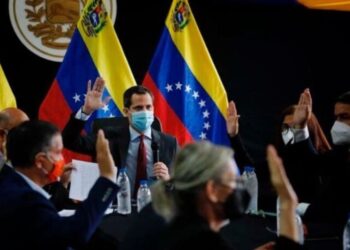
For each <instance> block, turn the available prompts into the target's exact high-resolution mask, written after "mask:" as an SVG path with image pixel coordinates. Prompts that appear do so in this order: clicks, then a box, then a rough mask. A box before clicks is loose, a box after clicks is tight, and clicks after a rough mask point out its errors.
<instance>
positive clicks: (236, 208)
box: [153, 142, 301, 250]
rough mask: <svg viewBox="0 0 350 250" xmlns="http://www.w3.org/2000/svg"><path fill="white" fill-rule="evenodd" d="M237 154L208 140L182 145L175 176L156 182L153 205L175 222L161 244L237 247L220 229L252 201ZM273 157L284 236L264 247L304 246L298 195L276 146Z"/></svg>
mask: <svg viewBox="0 0 350 250" xmlns="http://www.w3.org/2000/svg"><path fill="white" fill-rule="evenodd" d="M232 156H233V152H232V150H231V149H229V148H226V147H220V146H214V145H213V144H210V143H208V142H201V143H195V144H190V145H187V146H186V147H185V148H184V149H183V150H182V151H180V153H179V155H178V156H177V158H176V160H175V162H174V172H173V174H172V178H171V179H170V180H169V181H161V182H159V183H157V184H155V186H154V188H153V191H154V193H153V206H154V208H155V210H156V211H157V212H158V213H159V214H161V215H162V216H163V217H164V218H165V219H166V220H167V221H169V222H170V224H169V226H168V228H167V229H166V232H165V233H164V235H162V237H161V239H160V243H159V248H158V249H167V250H172V249H216V250H218V249H219V250H220V249H232V248H231V247H230V245H229V244H228V243H227V242H226V241H225V240H224V239H223V238H222V237H221V236H220V235H219V233H218V232H219V230H220V229H221V227H222V226H223V225H225V224H227V223H228V219H230V220H233V219H235V218H237V217H239V216H240V215H242V214H243V213H244V212H245V209H246V207H247V204H248V203H249V195H248V193H247V191H246V190H245V188H244V183H242V180H241V178H240V177H239V176H238V168H237V166H236V163H235V161H234V160H233V158H232ZM268 162H269V167H270V171H271V181H272V184H273V185H274V187H275V188H276V191H277V193H278V195H279V196H280V199H281V213H280V222H281V227H280V237H279V238H278V240H277V242H276V244H273V243H268V244H266V245H264V246H262V247H260V248H259V249H272V247H274V249H299V248H301V245H299V244H298V243H297V240H298V233H297V225H296V221H295V219H294V218H295V217H294V216H295V208H296V206H297V202H298V201H297V197H296V194H295V192H294V190H293V189H292V187H291V185H290V183H289V181H288V179H287V177H286V175H285V172H284V169H283V165H282V162H281V160H280V159H279V157H278V156H277V153H276V151H275V150H274V148H273V147H269V148H268ZM171 185H172V186H173V190H171V191H169V188H168V187H169V186H171ZM232 223H234V221H233V222H232Z"/></svg>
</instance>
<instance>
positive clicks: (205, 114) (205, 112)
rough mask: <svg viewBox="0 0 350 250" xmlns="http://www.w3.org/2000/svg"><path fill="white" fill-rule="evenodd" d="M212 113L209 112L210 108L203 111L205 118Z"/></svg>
mask: <svg viewBox="0 0 350 250" xmlns="http://www.w3.org/2000/svg"><path fill="white" fill-rule="evenodd" d="M209 115H210V113H209V112H208V110H206V111H204V112H203V118H209Z"/></svg>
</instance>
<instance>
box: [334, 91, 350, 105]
mask: <svg viewBox="0 0 350 250" xmlns="http://www.w3.org/2000/svg"><path fill="white" fill-rule="evenodd" d="M335 101H336V102H340V103H345V104H350V91H348V92H345V93H343V94H341V95H340V96H339V97H338V98H337V99H336V100H335Z"/></svg>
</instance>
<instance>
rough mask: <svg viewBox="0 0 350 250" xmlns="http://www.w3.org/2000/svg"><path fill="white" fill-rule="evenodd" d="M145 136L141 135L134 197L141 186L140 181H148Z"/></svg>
mask: <svg viewBox="0 0 350 250" xmlns="http://www.w3.org/2000/svg"><path fill="white" fill-rule="evenodd" d="M144 137H145V136H144V135H143V134H141V135H140V145H139V150H138V155H137V166H136V167H137V168H136V179H135V189H134V197H135V194H136V193H137V189H138V188H139V185H140V180H146V179H147V170H146V167H147V158H146V147H145V143H144Z"/></svg>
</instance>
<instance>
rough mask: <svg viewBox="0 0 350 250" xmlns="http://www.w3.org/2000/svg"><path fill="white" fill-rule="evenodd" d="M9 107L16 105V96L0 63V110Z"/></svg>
mask: <svg viewBox="0 0 350 250" xmlns="http://www.w3.org/2000/svg"><path fill="white" fill-rule="evenodd" d="M9 107H17V104H16V98H15V96H14V95H13V93H12V90H11V87H10V85H9V83H8V81H7V79H6V76H5V73H4V71H3V69H2V67H1V64H0V110H3V109H5V108H9Z"/></svg>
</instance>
